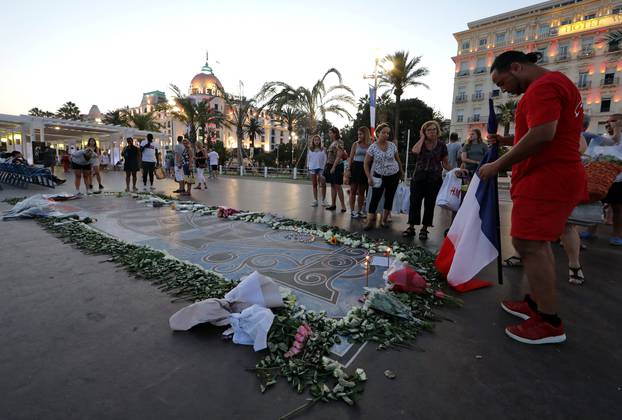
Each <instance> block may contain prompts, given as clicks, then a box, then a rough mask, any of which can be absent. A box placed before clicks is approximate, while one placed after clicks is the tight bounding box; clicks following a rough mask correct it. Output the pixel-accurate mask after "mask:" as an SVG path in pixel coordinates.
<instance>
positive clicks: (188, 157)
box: [180, 138, 195, 195]
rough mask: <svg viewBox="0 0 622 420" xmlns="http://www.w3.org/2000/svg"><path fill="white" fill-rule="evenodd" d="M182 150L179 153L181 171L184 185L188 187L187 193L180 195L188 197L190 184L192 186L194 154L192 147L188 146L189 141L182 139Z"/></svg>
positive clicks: (193, 180)
mask: <svg viewBox="0 0 622 420" xmlns="http://www.w3.org/2000/svg"><path fill="white" fill-rule="evenodd" d="M182 144H183V146H184V149H183V151H182V152H181V169H182V171H183V174H184V183H185V184H186V185H187V186H188V189H187V191H185V192H182V193H180V194H181V195H190V190H191V189H192V184H194V182H195V179H194V171H193V169H194V162H195V161H194V152H193V151H192V146H191V145H190V140H188V139H187V138H184V140H183V143H182Z"/></svg>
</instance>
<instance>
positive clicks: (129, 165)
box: [123, 162, 138, 172]
mask: <svg viewBox="0 0 622 420" xmlns="http://www.w3.org/2000/svg"><path fill="white" fill-rule="evenodd" d="M123 170H124V171H125V172H138V162H125V163H124V164H123Z"/></svg>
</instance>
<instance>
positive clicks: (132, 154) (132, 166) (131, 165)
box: [121, 137, 140, 192]
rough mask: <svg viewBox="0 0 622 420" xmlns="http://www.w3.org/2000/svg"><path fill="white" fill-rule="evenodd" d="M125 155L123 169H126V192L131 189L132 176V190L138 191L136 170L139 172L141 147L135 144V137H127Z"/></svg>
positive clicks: (122, 154) (123, 153) (123, 154)
mask: <svg viewBox="0 0 622 420" xmlns="http://www.w3.org/2000/svg"><path fill="white" fill-rule="evenodd" d="M121 156H123V170H124V171H125V192H129V191H130V177H131V178H132V191H133V192H137V191H138V189H137V188H136V172H138V163H139V162H140V149H139V148H138V147H136V146H134V139H132V138H131V137H128V138H127V146H125V148H123V151H122V152H121Z"/></svg>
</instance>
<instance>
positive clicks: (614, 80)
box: [600, 77, 620, 86]
mask: <svg viewBox="0 0 622 420" xmlns="http://www.w3.org/2000/svg"><path fill="white" fill-rule="evenodd" d="M619 84H620V78H619V77H611V78H604V79H600V85H601V86H617V85H619Z"/></svg>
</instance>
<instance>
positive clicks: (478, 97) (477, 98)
mask: <svg viewBox="0 0 622 420" xmlns="http://www.w3.org/2000/svg"><path fill="white" fill-rule="evenodd" d="M471 100H472V101H473V102H479V101H483V100H484V92H476V93H474V94H473V95H471Z"/></svg>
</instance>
